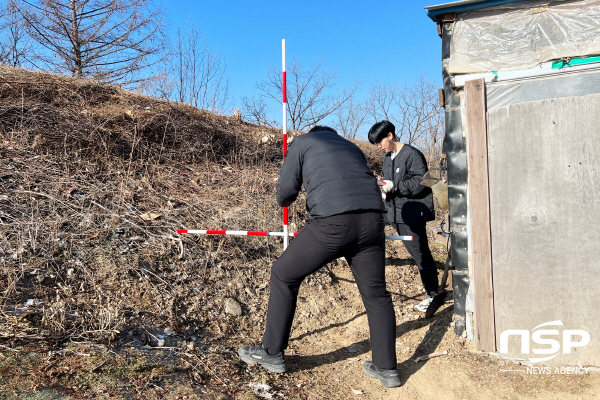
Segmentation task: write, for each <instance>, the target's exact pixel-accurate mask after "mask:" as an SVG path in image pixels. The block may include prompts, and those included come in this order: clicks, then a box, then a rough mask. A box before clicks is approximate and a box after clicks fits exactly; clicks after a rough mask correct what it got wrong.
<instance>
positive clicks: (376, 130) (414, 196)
mask: <svg viewBox="0 0 600 400" xmlns="http://www.w3.org/2000/svg"><path fill="white" fill-rule="evenodd" d="M368 136H369V142H371V143H372V144H375V145H377V146H378V147H379V148H380V149H381V150H383V151H385V152H386V153H387V154H386V155H385V158H384V159H383V185H381V192H382V197H383V199H384V200H385V207H386V214H385V219H386V223H388V224H390V225H392V226H393V227H394V228H395V229H396V231H397V232H398V234H399V235H402V236H412V237H413V240H412V241H404V246H405V247H406V249H407V250H408V252H409V254H410V255H411V257H412V258H413V259H414V260H415V262H416V264H417V267H418V268H419V274H420V276H421V281H422V282H423V286H424V288H425V293H426V296H425V299H424V300H423V301H421V302H420V303H419V304H417V305H415V307H414V309H415V310H416V311H419V312H422V313H425V314H426V317H430V316H432V315H433V314H434V313H435V311H436V310H437V309H438V308H439V307H440V305H441V303H442V302H443V296H442V295H441V294H440V295H438V276H437V266H436V264H435V261H434V260H433V256H432V255H431V251H430V250H429V243H428V242H427V231H426V227H425V224H426V223H427V222H428V221H433V220H434V219H435V212H434V209H433V193H432V191H431V189H430V188H428V187H426V186H422V185H420V184H419V182H421V180H423V176H424V175H425V174H426V173H427V162H426V160H425V156H424V155H423V153H421V152H420V151H419V150H417V149H416V148H414V147H412V146H410V145H408V144H404V143H401V142H400V141H399V140H398V138H397V137H396V127H395V126H394V124H392V123H391V122H389V121H381V122H377V123H376V124H374V125H373V126H372V127H371V129H370V130H369V135H368Z"/></svg>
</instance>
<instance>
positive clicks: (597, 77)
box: [486, 70, 600, 112]
mask: <svg viewBox="0 0 600 400" xmlns="http://www.w3.org/2000/svg"><path fill="white" fill-rule="evenodd" d="M486 92H487V102H486V103H487V111H488V112H490V111H493V110H495V109H497V108H500V107H505V106H508V105H511V104H518V103H525V102H528V101H539V100H544V99H557V98H561V97H576V96H586V95H588V94H593V93H600V71H597V70H596V71H594V70H592V71H587V72H580V73H573V74H563V75H555V76H548V77H544V78H537V79H530V80H523V81H518V82H503V83H489V84H487V85H486Z"/></svg>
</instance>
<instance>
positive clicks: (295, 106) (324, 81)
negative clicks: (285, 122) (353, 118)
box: [256, 58, 359, 130]
mask: <svg viewBox="0 0 600 400" xmlns="http://www.w3.org/2000/svg"><path fill="white" fill-rule="evenodd" d="M286 75H287V84H286V89H287V109H288V115H289V118H290V122H291V124H292V126H291V129H293V130H305V129H307V128H309V127H311V126H313V125H316V124H318V123H320V122H321V121H323V120H324V119H325V118H326V117H328V116H329V115H331V114H333V113H335V112H336V111H337V110H338V109H340V108H341V107H342V106H344V104H346V102H348V101H349V100H350V98H352V96H353V95H354V93H355V92H356V90H357V89H358V86H359V83H358V82H355V83H353V84H352V85H350V86H348V87H345V88H343V89H342V90H341V91H338V90H335V88H336V86H337V85H338V82H337V71H335V70H326V69H324V68H323V60H321V61H319V62H317V63H316V64H315V65H314V66H313V67H312V68H310V69H305V68H304V67H302V65H300V63H299V62H298V60H296V59H295V58H292V62H291V63H290V65H289V66H288V68H287V71H286ZM256 88H257V89H258V90H259V91H260V93H261V96H262V97H263V98H271V99H274V100H277V101H278V102H281V100H282V80H281V72H280V71H279V70H278V69H277V68H276V67H275V66H273V65H272V66H271V67H270V70H269V73H268V75H267V78H266V79H264V80H261V81H260V82H258V83H257V84H256ZM334 90H335V91H334Z"/></svg>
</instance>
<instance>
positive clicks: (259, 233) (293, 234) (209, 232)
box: [177, 229, 413, 240]
mask: <svg viewBox="0 0 600 400" xmlns="http://www.w3.org/2000/svg"><path fill="white" fill-rule="evenodd" d="M177 233H179V234H180V235H185V234H198V235H232V236H283V237H284V238H285V237H286V234H285V233H283V232H264V231H217V230H198V229H177ZM296 236H298V232H289V233H288V234H287V237H296ZM385 238H386V239H391V240H413V237H412V236H396V235H386V237H385Z"/></svg>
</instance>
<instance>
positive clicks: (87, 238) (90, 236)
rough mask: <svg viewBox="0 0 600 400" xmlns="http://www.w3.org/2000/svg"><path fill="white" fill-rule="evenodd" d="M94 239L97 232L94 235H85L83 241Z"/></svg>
mask: <svg viewBox="0 0 600 400" xmlns="http://www.w3.org/2000/svg"><path fill="white" fill-rule="evenodd" d="M96 237H98V232H96V233H91V234H89V235H87V236H86V237H85V240H90V239H93V238H96Z"/></svg>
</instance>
